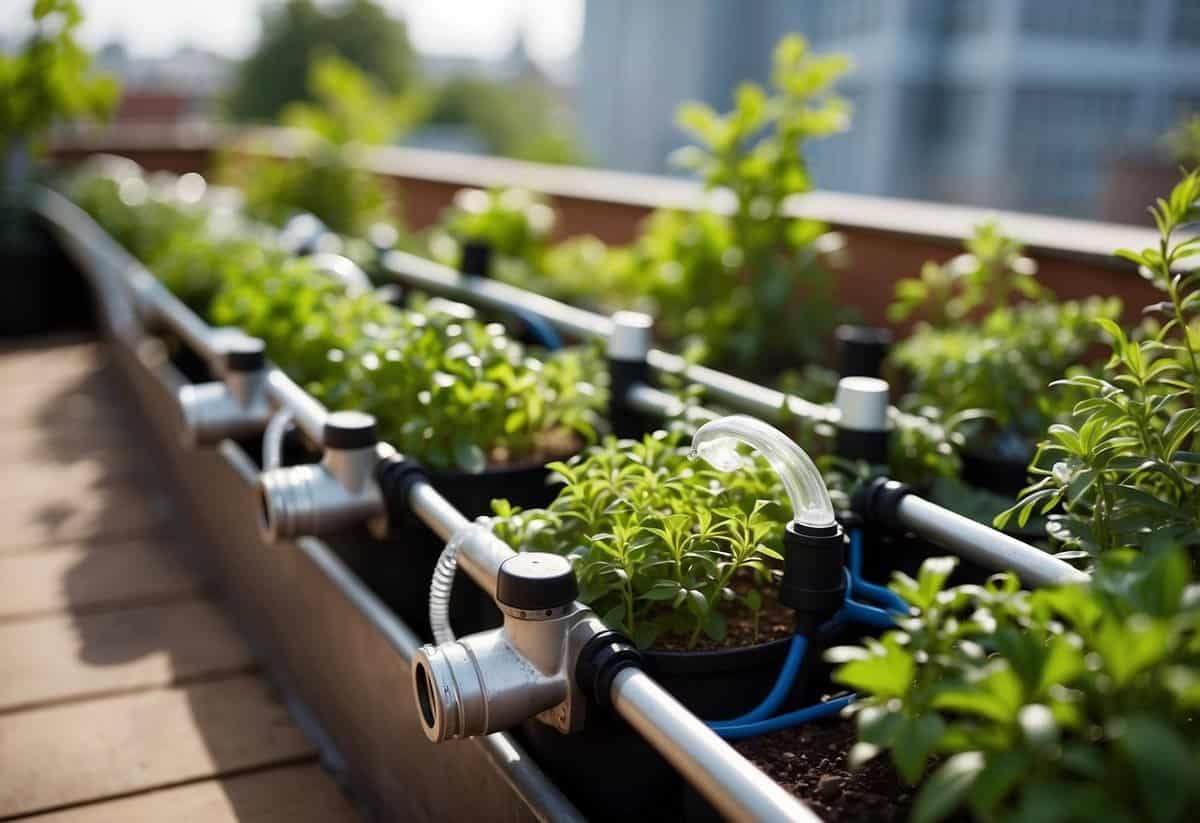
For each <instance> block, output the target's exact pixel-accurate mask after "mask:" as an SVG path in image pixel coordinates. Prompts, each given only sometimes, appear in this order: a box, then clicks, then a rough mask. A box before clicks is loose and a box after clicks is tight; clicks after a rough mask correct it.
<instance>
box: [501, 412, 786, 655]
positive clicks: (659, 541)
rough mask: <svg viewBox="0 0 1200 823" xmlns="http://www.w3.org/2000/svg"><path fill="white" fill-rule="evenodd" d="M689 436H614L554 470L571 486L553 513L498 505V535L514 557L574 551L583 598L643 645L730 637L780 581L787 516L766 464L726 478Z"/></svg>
mask: <svg viewBox="0 0 1200 823" xmlns="http://www.w3.org/2000/svg"><path fill="white" fill-rule="evenodd" d="M682 437H683V436H682V434H681V433H680V432H679V431H675V432H673V433H670V434H668V433H666V432H658V433H656V434H654V435H647V436H646V437H645V438H643V439H642V441H641V442H636V441H628V440H626V441H619V440H616V439H613V438H608V439H606V440H605V441H604V442H603V443H602V444H601V445H600V446H597V447H595V448H593V449H591V450H590V451H589V452H587V453H586V454H585V455H582V456H577V457H575V458H572V459H571V460H569V461H567V462H566V463H553V464H551V466H550V467H551V468H552V469H553V470H554V471H555V472H557V474H558V476H559V477H560V478H561V479H562V481H563V482H564V483H565V484H566V485H565V488H564V489H563V490H562V492H561V493H560V494H559V495H558V497H557V498H556V499H555V500H554V502H553V503H551V504H550V506H548V507H547V508H545V509H531V510H528V511H522V510H521V509H519V508H517V507H515V506H511V505H509V504H508V502H507V501H496V503H495V504H494V507H495V510H496V514H497V515H498V519H497V520H496V522H495V524H494V528H495V531H496V533H497V534H498V535H499V536H500V537H501V538H502V539H504V540H506V541H507V542H508V543H509V544H510V545H511V546H513V547H514V548H516V549H523V550H529V551H547V552H556V553H558V554H562V555H566V556H567V557H569V558H570V559H571V561H572V564H573V566H574V568H575V573H576V575H577V576H578V578H579V585H580V599H581V600H582V602H584V603H587V604H589V605H591V607H592V608H593V609H595V610H596V612H597V613H598V614H599V615H601V617H602V619H603V620H604V622H605V623H607V624H608V625H609V626H611V627H614V628H617V629H620V630H622V631H625V632H627V633H628V634H629V636H630V637H632V638H633V639H634V641H635V642H636V643H637V644H638V645H639V646H641V647H647V646H650V645H653V644H654V643H655V642H656V641H659V640H667V639H670V638H675V639H678V640H683V639H686V643H687V646H688V648H693V647H695V645H696V644H697V642H699V640H700V638H701V635H703V636H704V637H706V638H708V639H709V640H710V641H713V642H714V643H720V642H721V641H722V640H723V639H724V638H725V633H726V618H727V617H728V616H730V615H732V614H735V613H738V612H742V613H747V612H748V613H749V614H750V615H751V616H752V617H753V619H754V624H755V628H756V630H757V620H758V614H759V612H760V611H761V609H762V607H763V594H762V590H763V589H764V588H768V587H770V586H772V585H773V584H774V583H775V582H776V580H777V577H778V575H779V574H780V570H779V561H780V560H781V559H782V558H781V555H780V550H781V547H782V546H781V541H782V534H783V526H784V523H785V522H786V519H787V517H788V514H787V513H785V512H783V511H782V510H781V509H780V507H779V506H778V505H776V504H775V503H774V502H771V501H774V500H778V499H780V498H781V496H782V494H783V491H782V489H781V488H780V485H779V479H778V477H777V475H776V474H775V472H774V471H773V470H772V469H771V468H770V467H769V466H767V464H766V463H765V462H764V461H761V460H752V461H747V464H746V466H745V468H744V469H743V470H742V471H739V472H736V473H733V474H725V473H721V472H717V471H715V470H713V469H710V468H707V467H706V466H705V465H703V464H701V463H700V462H699V461H696V460H692V459H691V458H689V456H688V455H689V448H688V447H686V446H682V445H680V441H681V439H682Z"/></svg>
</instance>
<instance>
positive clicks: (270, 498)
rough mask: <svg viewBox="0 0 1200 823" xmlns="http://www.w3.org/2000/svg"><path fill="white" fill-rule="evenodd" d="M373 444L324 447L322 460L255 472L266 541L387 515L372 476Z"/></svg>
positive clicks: (336, 528) (376, 520)
mask: <svg viewBox="0 0 1200 823" xmlns="http://www.w3.org/2000/svg"><path fill="white" fill-rule="evenodd" d="M377 461H378V453H377V450H376V449H375V447H374V446H371V447H367V448H360V449H348V450H340V449H328V450H327V451H326V453H325V457H324V459H323V460H322V461H321V462H320V463H308V464H304V465H300V466H283V467H279V468H274V469H269V470H267V471H264V472H263V473H262V474H261V475H260V476H259V483H258V497H259V522H258V526H259V533H260V534H261V535H262V538H263V540H264V541H266V542H267V543H274V542H276V541H278V540H289V539H292V538H296V537H304V536H320V535H327V534H331V533H334V532H338V531H341V530H343V529H347V528H350V527H352V526H355V525H358V524H360V523H363V522H369V523H370V524H371V525H372V528H373V529H374V530H375V531H377V532H378V531H379V529H378V528H377V527H376V526H377V524H380V523H381V522H383V521H384V519H385V506H384V500H383V495H382V493H381V492H380V490H379V486H378V484H377V483H376V482H375V479H374V477H373V473H374V467H375V463H376V462H377Z"/></svg>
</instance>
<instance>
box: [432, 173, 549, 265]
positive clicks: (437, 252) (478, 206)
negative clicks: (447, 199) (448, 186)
mask: <svg viewBox="0 0 1200 823" xmlns="http://www.w3.org/2000/svg"><path fill="white" fill-rule="evenodd" d="M553 228H554V211H553V210H552V209H551V208H550V207H549V206H548V205H546V203H545V201H544V200H543V199H542V198H540V197H538V196H536V195H534V194H533V193H531V192H529V191H527V190H526V189H520V188H508V189H491V190H489V191H483V190H482V189H462V190H460V191H459V192H458V193H457V194H455V196H454V203H453V204H452V205H451V206H450V208H448V209H447V210H446V212H445V213H444V214H443V215H442V219H441V221H440V223H439V225H438V226H437V227H436V228H435V229H434V230H433V232H432V233H431V236H430V240H429V248H430V251H431V252H432V254H433V256H434V258H436V259H437V260H439V261H441V262H442V263H445V264H446V265H448V266H454V267H456V268H457V267H458V265H459V263H460V261H461V256H462V248H461V245H462V243H464V242H467V241H476V242H482V243H487V244H488V245H489V246H491V248H492V253H493V260H492V266H493V268H494V271H493V272H492V274H493V275H494V276H496V277H498V278H500V279H503V280H510V281H512V280H524V279H526V278H528V277H529V276H530V273H531V272H533V271H536V270H537V269H539V268H540V261H541V260H542V257H543V256H544V255H545V254H546V244H547V241H548V240H549V236H550V232H551V230H552V229H553Z"/></svg>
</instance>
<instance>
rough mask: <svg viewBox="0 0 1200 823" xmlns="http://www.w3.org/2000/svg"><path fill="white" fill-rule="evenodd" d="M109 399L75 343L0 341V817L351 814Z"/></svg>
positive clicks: (264, 821) (90, 350) (105, 382)
mask: <svg viewBox="0 0 1200 823" xmlns="http://www.w3.org/2000/svg"><path fill="white" fill-rule="evenodd" d="M118 397H119V394H118V392H117V391H116V386H115V384H114V383H113V381H112V376H111V374H109V373H108V372H107V371H106V368H105V366H104V356H103V350H102V348H100V347H98V346H97V345H95V344H93V343H90V342H87V341H85V340H80V339H78V338H75V339H70V338H62V337H56V338H47V339H43V340H36V341H26V342H22V343H20V344H16V345H13V344H5V345H3V346H0V453H2V454H3V455H4V457H5V461H4V462H3V464H0V820H12V819H36V820H53V821H61V822H62V823H99V822H100V821H113V822H115V821H158V820H168V819H170V820H181V821H196V823H199V821H255V822H256V823H274V821H285V820H286V821H301V823H304V822H305V821H318V820H319V821H335V823H336V822H337V821H343V820H346V821H348V820H352V819H354V818H355V814H354V811H353V808H352V806H351V804H350V803H349V801H347V800H346V798H345V797H344V796H343V795H342V793H341V792H340V791H339V789H338V788H337V786H336V784H335V783H334V781H333V779H332V778H331V777H330V776H329V775H328V774H327V773H325V772H324V771H322V769H321V768H320V766H319V765H318V763H317V751H316V749H315V747H314V745H313V744H312V742H311V741H309V740H308V739H307V738H306V737H305V736H304V735H303V734H301V732H300V730H299V728H298V727H297V726H296V725H295V723H294V722H293V721H292V719H291V717H290V716H289V715H288V713H287V711H286V709H285V708H284V707H283V706H282V704H280V703H279V702H278V701H277V700H276V699H275V697H274V696H273V695H272V693H271V690H270V688H269V687H268V684H267V683H266V681H265V680H263V678H262V677H261V676H259V674H258V673H257V671H256V668H255V665H254V661H253V658H252V657H251V656H250V652H249V650H248V649H247V647H246V645H245V643H244V642H243V641H242V640H241V638H240V637H239V636H238V635H237V633H236V632H235V630H234V628H233V626H232V625H231V624H230V622H229V621H228V619H227V618H226V616H225V615H224V614H223V612H222V610H221V606H220V603H219V602H218V601H216V600H214V599H213V595H212V590H211V588H210V587H209V586H208V585H206V583H205V581H204V580H203V579H201V578H199V577H198V576H197V574H196V573H195V572H194V571H193V570H192V569H191V568H190V566H189V565H188V564H187V563H186V562H185V557H184V553H185V552H186V546H185V543H184V542H183V541H182V540H180V539H178V538H177V537H172V533H173V529H174V528H176V527H177V525H178V524H175V523H173V522H172V512H171V506H170V501H169V500H167V499H165V498H164V497H163V494H162V490H161V485H160V484H158V483H156V482H155V480H154V476H153V470H152V467H151V465H150V461H149V459H148V455H147V454H146V453H145V451H144V447H143V444H141V443H139V438H138V436H137V432H136V431H134V430H133V427H131V426H129V425H128V424H127V418H126V415H125V414H124V413H123V410H122V408H121V407H120V404H119V402H118Z"/></svg>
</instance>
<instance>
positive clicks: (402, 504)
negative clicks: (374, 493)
mask: <svg viewBox="0 0 1200 823" xmlns="http://www.w3.org/2000/svg"><path fill="white" fill-rule="evenodd" d="M375 481H376V482H377V483H378V484H379V492H380V494H382V495H383V505H384V509H385V511H386V512H387V518H388V522H389V523H396V524H402V525H405V526H419V525H421V524H422V522H423V521H422V520H421V519H420V518H419V517H417V514H416V512H414V511H413V508H412V504H411V503H410V499H409V498H410V496H411V492H412V487H413V486H414V485H415V484H417V483H424V482H428V481H429V476H428V475H427V474H426V473H425V468H424V467H423V466H422V465H421V464H420V463H418V462H417V461H416V460H413V459H411V458H409V457H405V456H404V455H402V454H399V453H397V454H393V455H391V456H390V457H386V458H384V459H383V460H380V461H379V463H377V464H376V466H375Z"/></svg>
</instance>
